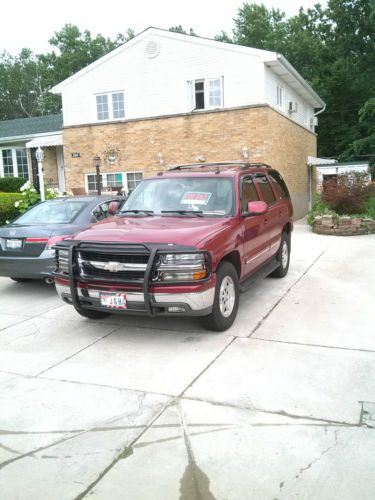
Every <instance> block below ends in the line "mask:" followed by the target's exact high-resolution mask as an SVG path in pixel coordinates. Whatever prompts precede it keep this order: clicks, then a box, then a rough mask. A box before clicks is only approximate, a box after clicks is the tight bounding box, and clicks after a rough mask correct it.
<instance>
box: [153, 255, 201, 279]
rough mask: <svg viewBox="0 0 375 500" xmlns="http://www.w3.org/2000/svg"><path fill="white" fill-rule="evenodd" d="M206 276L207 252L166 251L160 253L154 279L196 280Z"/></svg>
mask: <svg viewBox="0 0 375 500" xmlns="http://www.w3.org/2000/svg"><path fill="white" fill-rule="evenodd" d="M208 276H209V259H208V255H207V254H205V253H168V254H161V255H160V257H159V260H158V261H157V263H156V273H155V277H154V281H198V280H202V279H205V278H207V277H208Z"/></svg>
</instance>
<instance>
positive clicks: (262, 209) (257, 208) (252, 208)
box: [247, 201, 268, 215]
mask: <svg viewBox="0 0 375 500" xmlns="http://www.w3.org/2000/svg"><path fill="white" fill-rule="evenodd" d="M267 211H268V205H267V203H266V202H265V201H250V202H249V203H248V204H247V212H248V213H247V215H263V214H265V213H266V212H267Z"/></svg>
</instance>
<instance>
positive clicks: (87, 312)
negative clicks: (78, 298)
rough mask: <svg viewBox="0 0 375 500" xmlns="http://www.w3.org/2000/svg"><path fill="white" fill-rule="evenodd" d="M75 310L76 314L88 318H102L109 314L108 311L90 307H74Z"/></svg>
mask: <svg viewBox="0 0 375 500" xmlns="http://www.w3.org/2000/svg"><path fill="white" fill-rule="evenodd" d="M75 310H76V311H77V313H78V314H80V315H81V316H83V317H84V318H88V319H104V318H107V317H108V316H110V314H109V313H105V312H102V311H94V310H92V309H81V308H77V307H75Z"/></svg>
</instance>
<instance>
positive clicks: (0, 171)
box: [0, 146, 31, 182]
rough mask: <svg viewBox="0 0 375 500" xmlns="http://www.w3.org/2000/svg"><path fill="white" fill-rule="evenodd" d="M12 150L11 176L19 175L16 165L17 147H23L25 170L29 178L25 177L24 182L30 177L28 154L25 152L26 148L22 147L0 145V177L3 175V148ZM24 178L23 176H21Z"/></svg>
mask: <svg viewBox="0 0 375 500" xmlns="http://www.w3.org/2000/svg"><path fill="white" fill-rule="evenodd" d="M8 149H11V150H12V161H13V177H19V175H18V165H17V153H16V151H17V149H24V150H25V151H26V161H27V172H28V174H29V179H25V182H26V181H27V180H30V179H31V176H30V164H29V155H28V154H27V149H26V148H24V147H15V146H9V147H0V177H5V175H4V164H3V150H8ZM23 179H24V177H23Z"/></svg>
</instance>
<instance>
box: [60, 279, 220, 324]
mask: <svg viewBox="0 0 375 500" xmlns="http://www.w3.org/2000/svg"><path fill="white" fill-rule="evenodd" d="M55 284H56V290H57V293H58V294H59V296H60V298H61V299H62V300H63V301H65V302H67V303H68V304H72V303H73V300H72V296H71V289H70V285H69V282H67V281H66V282H64V281H63V280H60V279H57V280H55ZM212 285H213V286H210V287H205V289H204V290H202V291H195V292H186V291H184V292H177V293H164V292H159V291H158V292H153V293H150V294H149V295H150V297H149V298H150V300H151V314H152V315H155V316H156V315H168V316H206V315H208V314H210V313H211V312H212V307H213V303H214V298H215V284H214V280H212ZM185 288H186V287H185ZM106 291H113V290H110V289H108V290H106V289H105V288H104V287H101V288H100V289H99V288H95V287H94V285H92V286H90V287H86V286H85V287H80V286H79V285H78V287H77V288H76V292H77V299H78V303H79V306H81V307H82V308H84V309H93V310H96V311H103V312H107V313H111V314H112V313H114V314H123V315H128V314H139V315H145V314H149V313H150V312H149V310H148V308H147V307H146V303H145V298H144V293H143V292H141V291H134V290H126V289H120V288H117V290H116V291H117V292H124V293H125V294H126V302H127V309H122V310H117V309H111V308H107V307H103V306H102V305H101V302H100V293H101V292H106Z"/></svg>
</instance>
